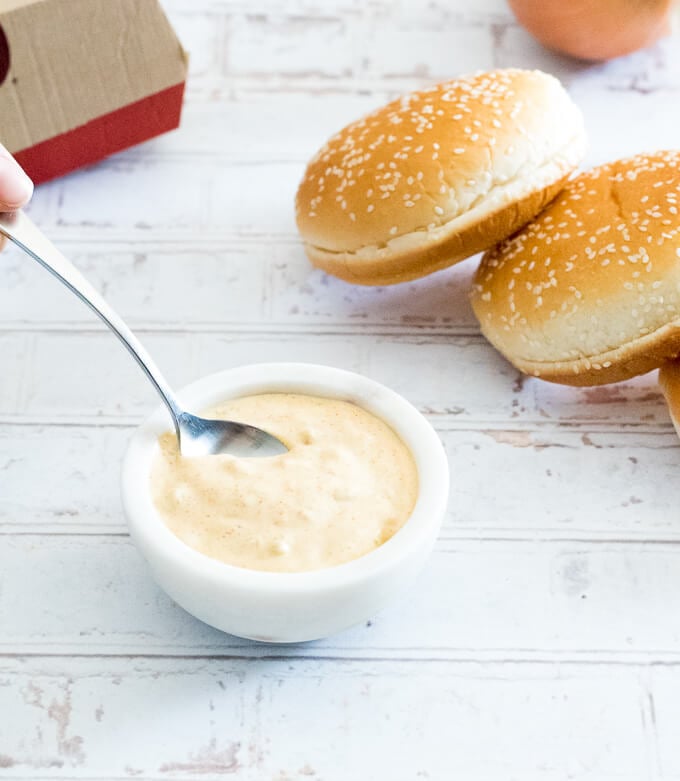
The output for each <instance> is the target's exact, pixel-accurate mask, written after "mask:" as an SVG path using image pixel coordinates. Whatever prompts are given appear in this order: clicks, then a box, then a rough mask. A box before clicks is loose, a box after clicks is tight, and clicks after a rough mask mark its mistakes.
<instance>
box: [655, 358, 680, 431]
mask: <svg viewBox="0 0 680 781" xmlns="http://www.w3.org/2000/svg"><path fill="white" fill-rule="evenodd" d="M659 385H660V386H661V390H662V391H663V395H664V396H665V398H666V403H667V404H668V411H669V412H670V413H671V419H672V420H673V425H674V426H675V430H676V431H677V432H678V436H680V361H668V362H667V363H664V365H663V366H662V367H661V369H660V370H659Z"/></svg>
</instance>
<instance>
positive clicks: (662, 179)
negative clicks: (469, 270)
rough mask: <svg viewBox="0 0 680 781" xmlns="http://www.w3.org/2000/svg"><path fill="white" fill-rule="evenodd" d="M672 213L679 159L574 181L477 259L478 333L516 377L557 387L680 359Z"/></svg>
mask: <svg viewBox="0 0 680 781" xmlns="http://www.w3.org/2000/svg"><path fill="white" fill-rule="evenodd" d="M679 210H680V152H659V153H656V154H650V155H637V156H636V157H631V158H629V159H627V160H619V161H617V162H615V163H610V164H608V165H603V166H600V167H599V168H595V169H593V170H592V171H588V172H586V173H583V174H581V175H579V176H577V177H575V178H574V179H572V180H571V181H570V182H569V183H568V184H567V185H566V187H565V188H564V189H563V190H562V191H561V192H560V193H559V195H558V196H557V198H555V200H554V201H553V202H552V203H551V204H550V205H549V206H548V207H547V208H546V209H545V210H544V211H543V212H541V214H539V215H538V217H536V218H535V219H534V220H533V221H532V222H531V223H529V224H528V225H527V226H526V227H525V228H523V229H522V230H521V231H519V232H518V233H516V234H515V235H514V236H513V237H511V238H510V239H508V240H506V241H504V242H503V243H501V244H500V245H499V246H498V247H496V248H495V249H493V250H490V251H489V252H487V253H486V255H485V256H484V258H483V259H482V263H481V265H480V267H479V269H478V271H477V275H476V277H475V285H474V289H473V294H472V303H473V307H474V310H475V313H476V314H477V317H478V318H479V321H480V323H481V326H482V331H483V332H484V334H485V335H486V336H487V337H488V338H489V340H490V341H491V342H492V343H493V344H494V345H496V347H497V348H498V349H499V350H500V351H501V352H502V353H504V354H505V355H507V356H508V357H509V358H510V360H511V361H512V362H513V363H515V365H516V366H518V367H519V368H521V369H522V370H523V371H525V372H527V373H530V374H535V375H537V376H541V377H545V378H546V379H557V381H560V382H561V381H564V382H569V380H568V379H567V378H566V375H568V374H571V375H572V381H571V382H573V384H591V381H592V382H596V383H599V382H612V381H615V380H619V379H624V378H625V377H630V376H634V375H635V374H640V373H642V372H644V371H649V370H650V369H652V368H655V367H657V366H658V365H659V363H660V361H661V360H663V358H668V357H671V356H672V355H674V354H677V352H678V351H680V344H679V343H678V340H679V339H680V212H679ZM623 363H625V366H624V365H622V364H623ZM578 375H583V376H582V377H581V378H580V380H579V378H578Z"/></svg>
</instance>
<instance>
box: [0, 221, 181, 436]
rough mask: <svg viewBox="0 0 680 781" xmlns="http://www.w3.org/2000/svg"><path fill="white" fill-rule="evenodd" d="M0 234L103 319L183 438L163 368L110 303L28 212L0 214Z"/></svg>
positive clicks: (175, 404) (177, 406)
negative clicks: (42, 230)
mask: <svg viewBox="0 0 680 781" xmlns="http://www.w3.org/2000/svg"><path fill="white" fill-rule="evenodd" d="M0 233H1V234H3V235H4V236H6V237H7V238H8V239H10V240H11V241H13V242H14V243H15V244H16V245H17V246H18V247H21V249H22V250H24V252H26V253H28V254H29V255H30V256H31V257H32V258H33V259H34V260H37V261H38V263H40V265H41V266H43V267H44V268H46V269H47V270H48V271H50V272H51V273H52V274H54V276H55V277H56V278H57V279H58V280H59V281H60V282H63V283H64V284H65V285H66V287H67V288H68V289H69V290H70V291H71V292H72V293H75V294H76V295H77V296H78V298H79V299H80V300H81V301H82V302H83V303H85V304H87V305H88V306H89V307H90V309H91V310H92V311H93V312H94V313H95V314H96V315H99V317H101V319H102V320H103V321H104V322H105V323H106V325H107V326H108V327H109V328H110V329H111V330H112V331H113V333H114V334H115V335H116V336H117V337H118V338H119V339H120V341H121V342H122V343H123V344H124V345H125V347H126V348H127V350H128V352H129V353H130V355H132V357H133V358H134V359H135V360H136V361H137V363H138V364H139V365H140V366H141V367H142V369H143V370H144V373H145V374H146V376H147V377H148V378H149V379H150V380H151V382H152V383H153V386H154V387H155V388H156V390H157V391H158V393H159V394H160V397H161V398H162V399H163V401H164V402H165V404H166V406H167V408H168V410H169V411H170V415H171V416H172V420H173V422H174V424H175V429H176V430H177V436H178V437H179V422H178V416H179V415H181V413H182V409H181V407H180V405H179V403H178V401H177V399H176V398H175V395H174V393H173V392H172V390H171V388H170V386H169V385H168V383H167V382H166V380H165V377H163V375H162V374H161V372H160V369H159V368H158V367H157V366H156V364H155V362H154V360H153V359H152V358H151V356H150V355H149V353H148V352H147V351H146V349H145V348H144V347H143V346H142V344H141V343H140V341H139V340H138V339H137V337H136V336H135V335H134V334H133V333H132V331H131V330H130V329H129V328H128V327H127V325H126V324H125V322H124V321H123V319H122V318H121V317H120V316H119V315H118V314H117V313H116V312H115V311H114V310H113V309H112V308H111V307H110V306H109V305H108V304H107V303H106V301H105V300H104V299H103V298H102V296H101V295H100V294H99V293H98V292H97V291H96V290H95V289H94V288H93V287H92V285H91V284H90V283H89V282H88V281H87V280H86V279H85V277H84V276H83V275H82V274H81V273H80V271H78V269H77V268H76V267H75V266H74V265H73V264H72V263H71V262H70V261H68V260H67V259H66V258H65V257H64V256H63V255H62V254H61V252H59V250H58V249H57V248H56V247H55V246H54V245H53V244H52V242H51V241H49V239H48V238H47V237H46V236H44V235H43V234H42V232H41V231H40V230H39V229H38V228H37V227H36V226H35V225H34V224H33V223H32V222H31V220H30V219H29V218H28V217H27V215H26V214H24V212H22V211H21V210H19V211H15V212H4V213H0Z"/></svg>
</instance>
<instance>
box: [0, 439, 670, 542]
mask: <svg viewBox="0 0 680 781" xmlns="http://www.w3.org/2000/svg"><path fill="white" fill-rule="evenodd" d="M131 433H132V429H131V428H130V427H101V426H97V425H92V426H32V425H19V426H17V425H0V453H1V454H2V455H0V475H1V479H2V496H1V497H0V531H2V532H3V533H11V532H38V531H41V532H60V533H65V532H66V533H75V532H83V533H87V534H97V533H99V534H103V533H125V532H126V525H125V521H124V518H123V516H122V513H121V508H120V501H119V496H118V490H119V489H118V464H119V463H120V460H121V458H122V456H123V453H124V450H125V447H126V445H127V442H128V439H129V437H130V435H131ZM440 436H441V437H442V440H443V442H444V446H445V448H446V450H447V453H448V457H449V461H450V464H451V485H452V494H451V501H450V506H449V510H448V512H447V515H446V519H445V521H444V526H443V529H442V537H443V538H446V539H497V538H503V539H523V540H527V539H563V540H564V539H571V540H596V541H597V540H668V541H674V540H680V527H679V526H678V524H677V519H676V508H677V506H678V504H679V503H680V493H679V491H680V488H679V487H678V482H677V480H676V479H675V476H676V474H677V472H678V468H679V467H680V442H678V440H677V437H676V436H675V433H674V432H668V433H666V434H660V433H655V434H649V433H644V432H637V431H636V430H635V429H633V430H631V431H629V432H626V433H618V432H606V433H593V432H590V433H588V432H586V431H569V430H564V429H561V428H557V429H555V428H544V429H538V430H534V431H531V430H526V429H524V430H521V429H519V430H511V431H503V430H493V429H491V430H488V431H470V430H465V429H446V428H442V429H440ZM36 475H39V476H40V478H39V480H36ZM519 475H521V476H522V479H518V476H519ZM594 476H596V479H594ZM29 486H30V490H27V487H29ZM575 488H576V490H575Z"/></svg>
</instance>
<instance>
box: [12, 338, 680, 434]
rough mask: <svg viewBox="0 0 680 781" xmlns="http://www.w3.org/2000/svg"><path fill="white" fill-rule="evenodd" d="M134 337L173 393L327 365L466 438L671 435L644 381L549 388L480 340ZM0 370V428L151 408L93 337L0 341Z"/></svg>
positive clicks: (119, 357) (109, 346)
mask: <svg viewBox="0 0 680 781" xmlns="http://www.w3.org/2000/svg"><path fill="white" fill-rule="evenodd" d="M319 330H321V329H319ZM331 330H332V329H331ZM139 333H140V336H141V337H142V341H143V342H144V343H145V344H146V345H147V346H148V348H149V350H150V351H151V353H152V354H153V355H154V356H155V357H156V360H157V362H158V364H159V365H160V366H161V367H165V369H166V372H167V375H168V379H169V380H170V382H171V383H174V384H175V385H176V386H181V385H182V384H185V383H187V382H190V381H192V380H194V379H196V378H198V377H201V376H204V375H206V374H209V373H212V372H216V371H220V370H222V369H225V368H228V367H229V366H237V365H241V364H246V363H257V362H260V361H303V362H311V363H332V364H333V365H335V366H338V367H340V368H344V369H349V370H351V371H358V372H360V373H362V374H366V375H368V376H369V377H373V378H374V379H376V380H378V381H380V382H383V383H385V384H386V385H388V386H390V387H392V388H393V389H394V390H396V391H397V392H399V393H401V394H402V395H404V396H405V397H406V398H408V399H409V400H410V401H411V402H412V403H414V404H415V405H416V406H417V407H419V408H420V409H421V410H422V411H423V412H426V413H428V414H432V415H446V416H452V417H453V418H454V419H455V420H457V421H460V422H461V423H463V424H465V425H466V426H468V427H469V426H470V424H472V423H474V424H476V425H478V426H479V427H480V428H484V427H487V426H492V427H500V428H506V427H510V428H513V427H515V426H516V425H517V424H520V423H524V424H526V423H527V422H532V424H533V423H535V422H541V421H542V422H544V423H545V422H548V421H558V422H562V423H568V424H579V423H584V422H586V423H589V424H590V425H591V426H592V425H593V424H597V425H606V426H614V427H620V426H621V425H624V424H626V425H641V424H642V425H645V426H648V427H649V426H651V427H654V426H657V427H658V426H662V427H664V429H665V430H670V422H669V416H668V410H667V407H666V404H665V402H664V401H663V398H662V396H661V394H660V392H659V390H658V387H657V384H656V378H655V375H654V374H651V375H646V376H644V377H640V378H635V379H633V380H630V381H629V382H626V383H620V384H618V385H610V386H603V387H600V388H570V387H566V386H559V385H553V384H550V383H545V382H542V381H540V380H536V379H534V378H525V377H522V376H521V375H520V374H519V373H518V372H517V371H516V370H515V369H514V368H513V367H512V366H510V365H509V364H508V363H506V362H505V361H504V360H503V358H501V356H499V355H498V354H497V353H496V352H495V351H494V350H493V348H492V347H491V346H490V345H489V344H488V343H487V342H485V341H484V340H483V339H482V338H481V337H469V338H468V337H451V336H448V335H446V334H444V335H437V334H429V335H427V334H426V335H423V336H418V335H413V334H409V333H402V334H399V333H395V334H392V333H386V334H381V335H376V334H374V333H371V332H370V331H368V332H366V333H359V332H357V333H355V334H353V335H352V336H351V337H348V336H347V335H346V334H342V333H339V334H333V333H328V334H325V333H320V334H314V333H309V332H305V333H295V332H292V333H286V332H285V331H284V332H281V330H280V329H279V330H277V329H276V328H273V329H272V332H271V333H266V332H265V333H248V332H244V333H243V332H240V330H237V329H233V330H232V331H231V332H227V333H224V332H222V333H220V332H218V333H201V332H187V331H185V330H183V329H180V330H178V331H177V332H170V331H167V332H150V333H145V332H144V331H141V332H139ZM102 361H105V364H104V365H106V367H107V368H106V371H103V370H102V363H101V362H102ZM0 362H1V363H2V365H3V367H4V371H5V372H6V376H7V377H8V378H10V380H9V382H6V383H3V385H2V387H0V420H4V421H5V422H11V421H15V420H17V421H19V420H23V421H26V422H40V423H44V422H54V423H59V422H62V423H63V422H67V421H76V422H93V420H94V419H95V418H96V419H97V420H100V421H101V422H111V421H113V422H117V423H130V422H137V421H138V420H139V419H140V418H141V417H142V416H145V415H146V414H148V412H149V411H150V410H151V409H152V408H153V407H155V406H156V404H157V399H156V397H155V394H154V391H153V389H152V388H151V386H150V385H149V384H148V383H147V382H146V381H145V380H144V377H143V375H142V374H141V372H140V371H139V369H138V367H137V366H136V365H135V364H134V362H133V361H131V360H130V359H129V357H128V356H127V354H126V353H125V352H124V351H123V350H121V349H120V348H119V347H118V345H116V344H115V343H114V341H113V340H112V338H111V336H110V334H108V333H106V332H105V331H103V330H97V331H92V332H86V331H81V330H78V331H77V332H73V331H62V332H60V331H53V332H41V331H35V332H27V333H22V332H15V333H8V334H5V335H4V336H2V338H0ZM71 367H73V371H72V372H71V371H65V368H66V369H69V370H70V369H71ZM76 368H77V371H75V369H76ZM22 377H23V378H24V379H23V380H21V378H22ZM509 424H511V425H509Z"/></svg>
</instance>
